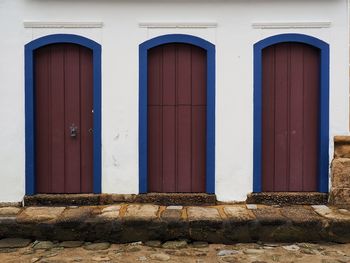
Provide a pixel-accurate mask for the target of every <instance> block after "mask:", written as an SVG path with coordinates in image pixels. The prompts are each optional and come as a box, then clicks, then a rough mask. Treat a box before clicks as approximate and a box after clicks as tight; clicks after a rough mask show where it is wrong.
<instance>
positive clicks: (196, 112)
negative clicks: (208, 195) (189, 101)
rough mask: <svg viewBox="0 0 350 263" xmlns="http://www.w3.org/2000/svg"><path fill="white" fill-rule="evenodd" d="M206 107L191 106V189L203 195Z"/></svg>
mask: <svg viewBox="0 0 350 263" xmlns="http://www.w3.org/2000/svg"><path fill="white" fill-rule="evenodd" d="M206 113H207V111H206V106H192V123H191V125H192V149H191V150H192V152H191V155H192V171H191V173H192V189H191V192H197V193H200V192H202V193H204V192H205V182H206V165H205V164H206V162H205V161H206V149H207V144H206V132H205V131H206V125H207V123H206Z"/></svg>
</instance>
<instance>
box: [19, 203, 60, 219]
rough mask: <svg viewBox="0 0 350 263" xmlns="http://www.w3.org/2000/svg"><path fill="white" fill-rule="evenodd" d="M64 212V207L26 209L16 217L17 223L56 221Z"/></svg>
mask: <svg viewBox="0 0 350 263" xmlns="http://www.w3.org/2000/svg"><path fill="white" fill-rule="evenodd" d="M64 210H65V208H64V207H28V208H26V209H24V210H23V211H22V212H21V213H20V214H19V215H18V216H17V221H18V222H19V223H21V222H24V223H25V222H29V223H30V222H33V223H35V222H44V221H50V220H53V219H57V218H58V216H59V215H61V214H62V212H63V211H64Z"/></svg>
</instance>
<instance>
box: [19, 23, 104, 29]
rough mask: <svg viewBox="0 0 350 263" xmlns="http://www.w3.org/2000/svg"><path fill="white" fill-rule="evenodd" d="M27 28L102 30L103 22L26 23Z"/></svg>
mask: <svg viewBox="0 0 350 263" xmlns="http://www.w3.org/2000/svg"><path fill="white" fill-rule="evenodd" d="M23 26H24V27H25V28H101V27H103V23H102V22H39V21H24V22H23Z"/></svg>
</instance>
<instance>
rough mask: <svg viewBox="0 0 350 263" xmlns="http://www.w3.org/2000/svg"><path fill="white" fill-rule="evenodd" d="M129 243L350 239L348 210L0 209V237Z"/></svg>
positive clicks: (148, 206) (224, 207) (151, 206)
mask: <svg viewBox="0 0 350 263" xmlns="http://www.w3.org/2000/svg"><path fill="white" fill-rule="evenodd" d="M6 237H21V238H29V239H33V240H34V239H37V240H59V241H64V240H83V241H95V240H99V241H109V242H114V243H125V242H135V241H147V240H161V241H166V240H175V239H188V240H197V241H207V242H213V243H226V244H230V243H236V242H256V241H263V242H306V241H334V242H350V211H348V210H346V209H338V208H336V207H330V206H325V205H316V206H307V205H303V206H302V205H298V206H282V207H280V206H267V205H255V204H249V205H217V206H186V207H184V206H159V205H154V204H130V203H123V204H118V205H109V206H108V205H107V206H68V207H63V206H51V207H40V206H33V207H24V208H18V207H3V208H0V238H6Z"/></svg>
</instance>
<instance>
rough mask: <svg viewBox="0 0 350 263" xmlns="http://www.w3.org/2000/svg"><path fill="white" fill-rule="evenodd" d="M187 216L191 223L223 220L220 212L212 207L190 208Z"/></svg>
mask: <svg viewBox="0 0 350 263" xmlns="http://www.w3.org/2000/svg"><path fill="white" fill-rule="evenodd" d="M187 215H188V219H189V220H190V221H197V220H221V217H220V214H219V211H218V210H217V209H216V208H212V207H189V208H187Z"/></svg>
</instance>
